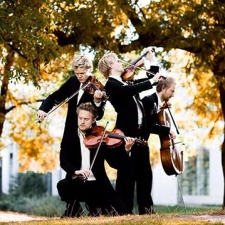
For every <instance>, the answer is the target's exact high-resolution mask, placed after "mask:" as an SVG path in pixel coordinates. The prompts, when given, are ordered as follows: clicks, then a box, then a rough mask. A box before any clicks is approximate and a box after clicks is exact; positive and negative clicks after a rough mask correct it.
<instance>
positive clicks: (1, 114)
mask: <svg viewBox="0 0 225 225" xmlns="http://www.w3.org/2000/svg"><path fill="white" fill-rule="evenodd" d="M8 50H9V51H8V55H7V56H6V63H5V67H4V72H3V79H2V86H1V96H0V137H1V136H2V132H3V125H4V122H5V116H6V114H7V112H8V111H7V109H6V98H7V94H8V90H9V79H10V68H11V66H12V63H13V61H14V51H10V49H8Z"/></svg>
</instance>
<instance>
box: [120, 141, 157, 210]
mask: <svg viewBox="0 0 225 225" xmlns="http://www.w3.org/2000/svg"><path fill="white" fill-rule="evenodd" d="M135 184H136V195H137V205H138V210H139V214H148V213H150V212H151V210H152V206H153V201H152V197H151V191H152V169H151V165H150V160H149V149H148V147H147V146H145V147H143V146H138V145H134V146H133V148H132V152H131V156H130V158H129V160H128V161H127V162H126V163H124V165H123V166H122V167H121V168H120V169H119V170H118V172H117V181H116V192H117V193H118V194H119V196H120V197H121V198H122V199H123V200H124V201H125V203H126V204H127V206H128V210H129V212H130V213H132V210H133V206H134V190H135Z"/></svg>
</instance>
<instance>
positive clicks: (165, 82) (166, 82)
mask: <svg viewBox="0 0 225 225" xmlns="http://www.w3.org/2000/svg"><path fill="white" fill-rule="evenodd" d="M173 84H176V81H175V79H174V78H173V77H171V76H167V77H165V78H163V79H161V80H159V82H158V84H157V86H156V91H157V92H158V93H159V92H161V91H162V90H163V88H165V89H168V88H170V87H171V85H173Z"/></svg>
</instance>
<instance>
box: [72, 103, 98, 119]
mask: <svg viewBox="0 0 225 225" xmlns="http://www.w3.org/2000/svg"><path fill="white" fill-rule="evenodd" d="M81 110H85V111H88V112H90V113H91V114H92V115H93V117H94V118H97V117H98V112H97V109H96V108H95V107H94V106H93V104H92V103H91V102H85V103H81V104H80V105H79V106H78V107H77V109H76V113H77V115H78V114H79V112H80V111H81Z"/></svg>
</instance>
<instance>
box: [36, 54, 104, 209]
mask: <svg viewBox="0 0 225 225" xmlns="http://www.w3.org/2000/svg"><path fill="white" fill-rule="evenodd" d="M71 66H72V68H73V70H74V73H75V76H72V77H70V78H69V79H68V80H67V81H66V82H65V83H64V84H63V85H62V86H61V87H60V88H59V89H58V90H57V91H55V92H54V93H52V94H50V95H49V96H48V97H47V98H46V99H45V100H44V101H43V102H42V104H41V106H40V108H39V110H38V112H37V117H38V120H39V122H42V121H43V120H44V119H45V117H46V116H47V115H48V112H50V110H51V109H52V108H53V107H54V106H57V105H59V104H60V103H61V102H63V101H65V100H66V99H67V98H70V96H72V95H73V94H74V93H76V92H77V94H76V95H75V96H74V97H72V98H71V99H70V100H69V101H68V110H67V116H66V121H65V128H64V133H63V137H62V140H63V139H64V137H65V135H66V134H67V133H70V131H71V130H74V127H77V115H76V114H75V113H74V112H75V111H76V108H77V107H78V106H79V105H80V104H81V103H84V102H91V103H92V104H93V106H94V107H95V108H96V109H97V111H98V117H97V118H96V119H97V120H100V119H101V118H102V117H103V114H104V106H105V101H103V100H102V98H103V95H104V94H103V92H102V91H100V90H96V91H94V94H93V93H90V92H87V91H84V90H83V89H82V86H83V85H84V84H85V83H86V82H87V81H88V79H89V78H90V75H91V71H92V67H93V66H92V61H91V60H90V59H89V57H88V56H87V55H84V54H78V55H75V57H74V59H73V60H72V62H71ZM74 208H77V209H79V208H80V205H79V204H76V205H75V206H74Z"/></svg>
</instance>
